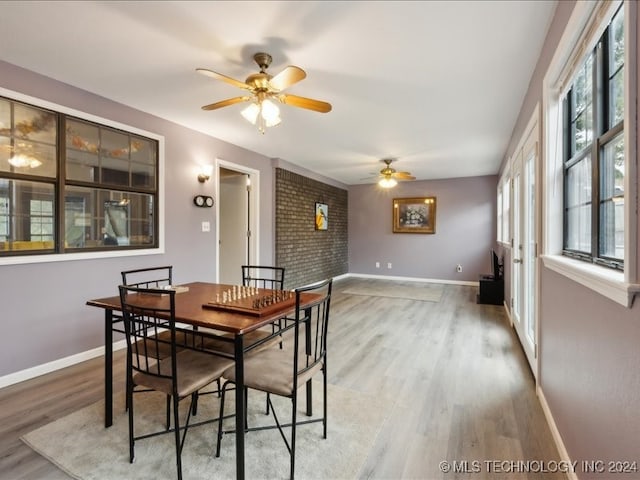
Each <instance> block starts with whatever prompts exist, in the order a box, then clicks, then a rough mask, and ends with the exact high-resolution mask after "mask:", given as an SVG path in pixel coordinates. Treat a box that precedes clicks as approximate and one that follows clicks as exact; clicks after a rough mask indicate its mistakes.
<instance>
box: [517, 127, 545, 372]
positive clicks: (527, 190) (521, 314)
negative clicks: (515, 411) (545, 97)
mask: <svg viewBox="0 0 640 480" xmlns="http://www.w3.org/2000/svg"><path fill="white" fill-rule="evenodd" d="M528 132H529V134H528V136H527V139H526V140H525V142H524V144H523V146H522V148H521V149H520V151H519V152H517V155H516V157H515V163H514V165H513V179H512V185H513V209H512V211H513V252H512V259H513V268H512V275H511V281H512V285H511V292H512V295H513V305H512V317H513V324H514V327H515V329H516V332H517V333H518V337H519V339H520V343H521V344H522V348H523V350H524V352H525V355H526V357H527V360H528V362H529V365H530V366H531V371H532V372H533V375H534V377H536V378H537V377H538V366H537V365H538V362H537V343H538V329H537V314H538V312H537V308H536V306H537V298H538V290H537V262H536V260H537V241H536V239H537V229H536V225H537V223H536V218H537V208H538V207H537V202H536V171H537V165H538V141H537V135H538V134H537V132H538V130H537V124H534V126H533V128H531V129H529V130H528Z"/></svg>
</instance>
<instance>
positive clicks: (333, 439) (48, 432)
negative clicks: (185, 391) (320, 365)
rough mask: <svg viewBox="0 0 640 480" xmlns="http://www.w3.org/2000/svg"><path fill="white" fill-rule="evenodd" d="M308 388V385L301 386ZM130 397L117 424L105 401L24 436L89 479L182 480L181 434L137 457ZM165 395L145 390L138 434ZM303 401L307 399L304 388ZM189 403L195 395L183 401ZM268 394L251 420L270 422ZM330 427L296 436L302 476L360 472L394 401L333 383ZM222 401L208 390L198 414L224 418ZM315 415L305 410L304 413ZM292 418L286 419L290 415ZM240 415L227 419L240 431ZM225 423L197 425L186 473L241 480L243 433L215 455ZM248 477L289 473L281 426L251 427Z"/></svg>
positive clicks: (283, 409) (154, 422)
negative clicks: (238, 453)
mask: <svg viewBox="0 0 640 480" xmlns="http://www.w3.org/2000/svg"><path fill="white" fill-rule="evenodd" d="M301 392H304V389H303V390H302V391H301ZM122 397H123V395H122V394H120V395H117V396H114V423H113V426H112V427H110V428H107V429H105V428H104V425H103V418H104V417H103V408H104V402H102V401H100V402H97V403H95V404H93V405H90V406H88V407H86V408H83V409H81V410H79V411H77V412H74V413H72V414H70V415H68V416H66V417H64V418H61V419H59V420H56V421H54V422H52V423H50V424H48V425H45V426H43V427H41V428H38V429H37V430H34V431H32V432H30V433H28V434H26V435H24V436H23V437H22V438H21V439H22V441H23V442H25V443H26V444H27V445H29V446H30V447H31V448H32V449H33V450H35V451H36V452H38V453H39V454H41V455H42V456H44V457H45V458H47V459H49V460H50V461H51V462H53V463H54V464H55V465H57V466H58V467H59V468H61V469H62V470H64V471H65V472H66V473H67V474H69V475H70V476H72V477H73V478H76V479H81V480H113V479H115V478H117V479H153V480H160V479H169V480H174V479H175V478H177V472H176V467H175V444H174V436H173V433H170V434H167V435H160V436H158V437H153V438H149V439H143V440H139V441H137V442H136V445H135V462H134V463H129V447H128V438H129V437H128V424H127V421H128V420H127V414H126V413H125V412H124V399H123V398H122ZM164 402H165V400H164V397H163V396H162V395H158V394H156V393H144V394H141V395H138V397H137V401H136V403H135V408H136V410H135V412H136V432H137V433H143V432H151V431H154V430H155V429H161V428H162V426H163V422H164V414H165V407H164V405H165V403H164ZM275 402H277V403H276V412H277V413H278V415H279V418H280V420H281V421H283V418H284V419H286V418H290V412H291V410H290V409H291V401H290V400H287V399H281V398H277V397H276V398H274V403H275ZM299 402H300V403H299V405H300V404H302V405H304V404H305V402H304V393H302V401H300V398H299ZM182 403H183V404H184V406H185V408H186V407H188V404H189V402H188V400H185V401H183V402H182ZM264 403H265V396H264V394H261V393H259V392H251V393H250V395H249V409H248V411H249V424H250V426H257V425H261V424H267V423H269V422H271V421H272V420H273V419H272V417H271V416H266V415H264ZM313 403H314V412H313V413H314V417H315V416H318V415H322V385H321V384H320V383H318V384H315V382H314V395H313ZM327 403H328V406H329V410H328V416H329V421H328V431H327V439H323V438H322V423H312V424H308V425H300V426H298V428H297V438H296V472H295V473H296V478H300V479H349V478H356V477H357V476H358V472H359V470H360V467H361V466H362V465H363V463H364V461H365V459H366V456H367V454H368V452H369V450H370V448H371V446H372V444H373V442H374V440H375V438H376V435H377V434H378V432H379V431H380V428H381V427H382V425H383V423H384V421H385V419H386V412H389V411H390V409H391V404H392V402H391V400H389V399H383V398H380V397H372V396H369V395H365V394H362V393H358V392H355V391H351V390H347V389H344V388H341V387H337V386H333V385H329V388H328V402H327ZM218 408H219V403H218V399H217V398H216V397H215V396H214V395H206V396H204V397H202V398H201V399H200V402H198V415H197V418H198V419H205V418H209V416H210V417H217V413H218ZM233 410H234V400H233V393H232V392H231V394H229V395H228V396H227V399H226V401H225V414H226V413H228V412H229V413H231V412H233ZM301 416H302V417H305V418H307V417H306V416H305V415H304V413H302V412H301V413H300V414H299V417H298V418H300V417H301ZM284 421H286V420H284ZM233 427H234V420H233V419H229V420H226V421H225V428H226V429H232V428H233ZM216 434H217V424H216V423H213V424H208V425H203V426H199V427H195V428H191V429H190V430H189V432H188V434H187V439H186V442H185V446H184V450H183V453H182V466H183V467H182V468H183V478H184V479H185V480H189V479H194V480H195V479H202V478H215V479H233V478H235V473H236V469H235V435H234V434H228V435H224V436H223V438H222V451H221V455H220V457H219V458H216V457H215V441H216V439H215V436H216ZM245 476H246V478H251V479H276V478H288V476H289V454H288V452H287V449H286V446H285V445H284V442H283V441H282V438H281V437H280V434H279V433H278V430H263V431H257V432H249V433H247V434H246V436H245Z"/></svg>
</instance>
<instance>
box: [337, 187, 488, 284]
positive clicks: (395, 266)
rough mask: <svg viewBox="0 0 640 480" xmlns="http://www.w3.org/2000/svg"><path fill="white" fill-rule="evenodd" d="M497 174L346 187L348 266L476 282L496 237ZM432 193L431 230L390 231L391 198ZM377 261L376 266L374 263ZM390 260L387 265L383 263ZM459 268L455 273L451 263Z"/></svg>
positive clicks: (355, 270) (360, 270) (358, 270)
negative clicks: (433, 230)
mask: <svg viewBox="0 0 640 480" xmlns="http://www.w3.org/2000/svg"><path fill="white" fill-rule="evenodd" d="M497 182H498V177H497V176H495V175H489V176H483V177H468V178H455V179H447V180H430V181H415V182H400V183H399V184H398V185H397V186H396V187H394V188H391V189H389V190H384V189H381V188H380V187H378V186H377V185H352V186H351V187H349V271H350V272H351V273H360V274H369V275H385V276H402V277H412V278H421V279H437V280H449V281H464V282H477V281H478V275H479V274H483V273H490V272H491V265H490V263H489V262H490V250H491V248H492V246H493V245H494V243H495V240H496V224H495V222H496V220H495V217H496V215H495V211H496V187H497ZM427 196H435V197H436V233H435V234H415V233H393V232H392V215H393V213H392V211H393V208H392V202H393V199H394V198H409V197H427ZM376 262H380V268H376V267H375V263H376ZM388 263H391V265H392V268H391V269H389V268H387V264H388ZM457 264H460V265H462V272H461V273H458V272H456V265H457Z"/></svg>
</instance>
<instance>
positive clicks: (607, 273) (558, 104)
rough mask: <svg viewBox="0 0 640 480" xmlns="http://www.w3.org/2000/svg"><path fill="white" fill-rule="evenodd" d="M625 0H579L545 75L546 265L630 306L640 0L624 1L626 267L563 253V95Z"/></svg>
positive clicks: (635, 281)
mask: <svg viewBox="0 0 640 480" xmlns="http://www.w3.org/2000/svg"><path fill="white" fill-rule="evenodd" d="M620 3H621V1H615V2H611V3H608V2H606V3H605V2H576V5H575V7H574V10H573V13H572V15H571V18H570V19H569V21H568V22H567V26H566V28H565V32H564V34H563V36H562V38H561V40H560V42H559V43H558V46H557V48H556V51H555V54H554V56H553V58H552V60H551V62H550V64H549V68H548V69H547V73H546V74H545V77H544V80H543V95H542V102H543V111H544V115H545V118H544V124H545V126H544V145H545V151H544V160H543V169H544V171H543V177H542V178H543V181H544V185H545V188H544V204H543V218H544V226H545V228H544V231H545V234H544V238H543V254H542V260H543V263H544V266H545V267H547V268H549V269H550V270H553V271H555V272H556V273H559V274H561V275H563V276H565V277H567V278H569V279H571V280H573V281H575V282H577V283H579V284H581V285H583V286H585V287H588V288H590V289H591V290H593V291H596V292H598V293H599V294H601V295H603V296H605V297H607V298H609V299H611V300H613V301H614V302H616V303H618V304H620V305H623V306H625V307H627V308H630V307H631V306H632V304H633V300H634V297H635V295H636V294H637V293H638V292H640V279H639V278H638V218H637V212H636V210H637V208H638V185H637V182H638V172H637V169H636V164H635V162H632V161H631V160H632V159H635V158H636V152H637V131H638V123H637V121H636V114H637V105H636V99H637V95H638V74H637V70H638V61H637V55H638V51H637V32H636V31H635V26H636V25H637V9H638V7H637V4H636V2H630V1H627V2H624V9H625V10H624V15H625V18H624V22H625V24H624V28H625V71H624V85H625V112H624V126H625V128H624V142H625V257H624V272H620V271H616V270H612V269H610V268H607V267H603V266H601V265H597V264H591V263H585V262H582V261H580V260H575V259H572V258H569V257H566V256H563V255H562V249H563V234H564V229H563V196H564V185H563V176H562V166H563V156H562V151H561V150H562V148H560V145H561V139H562V127H563V126H562V98H563V96H564V94H565V93H566V90H567V89H568V87H569V83H570V81H571V78H572V75H573V73H574V71H575V68H576V67H577V66H578V65H579V63H580V62H581V60H582V58H584V54H585V53H586V52H587V51H589V50H590V49H591V48H592V47H593V46H595V44H596V42H597V41H598V40H599V39H600V37H601V36H602V33H603V32H604V29H605V28H606V26H607V24H608V21H609V20H610V19H611V18H612V17H613V14H614V13H615V12H616V11H617V8H618V7H619V6H620Z"/></svg>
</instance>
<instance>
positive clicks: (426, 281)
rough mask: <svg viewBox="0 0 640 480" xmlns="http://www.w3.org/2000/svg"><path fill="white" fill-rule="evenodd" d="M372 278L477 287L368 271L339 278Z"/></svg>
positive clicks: (456, 281)
mask: <svg viewBox="0 0 640 480" xmlns="http://www.w3.org/2000/svg"><path fill="white" fill-rule="evenodd" d="M349 277H355V278H374V279H378V280H400V281H404V282H424V283H443V284H446V285H466V286H469V287H477V286H478V282H471V281H465V280H440V279H437V278H419V277H395V276H391V275H370V274H368V273H347V274H345V275H341V276H340V278H349Z"/></svg>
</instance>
